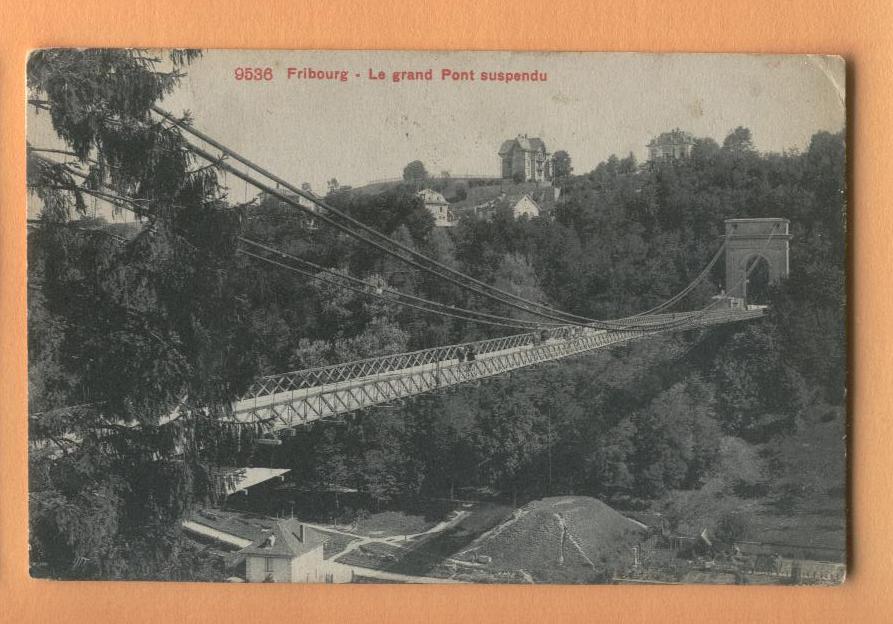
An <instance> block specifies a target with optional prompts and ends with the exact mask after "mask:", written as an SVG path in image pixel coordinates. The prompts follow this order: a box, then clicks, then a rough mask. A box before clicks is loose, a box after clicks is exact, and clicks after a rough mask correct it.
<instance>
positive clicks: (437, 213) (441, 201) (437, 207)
mask: <svg viewBox="0 0 893 624" xmlns="http://www.w3.org/2000/svg"><path fill="white" fill-rule="evenodd" d="M417 195H418V196H419V197H420V198H421V199H422V201H423V202H424V203H425V208H427V209H428V212H430V213H431V216H432V217H434V225H435V226H436V227H452V226H454V225H456V223H457V220H456V219H455V217H454V216H453V212H452V210H450V202H448V201H447V200H446V198H445V197H444V196H443V195H442V194H441V193H438V192H437V191H435V190H434V189H422V190H421V191H419V192H418V193H417Z"/></svg>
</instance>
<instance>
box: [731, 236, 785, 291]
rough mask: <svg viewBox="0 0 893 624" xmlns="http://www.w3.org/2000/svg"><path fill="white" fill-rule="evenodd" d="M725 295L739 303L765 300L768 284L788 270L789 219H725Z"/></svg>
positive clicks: (778, 278) (780, 277)
mask: <svg viewBox="0 0 893 624" xmlns="http://www.w3.org/2000/svg"><path fill="white" fill-rule="evenodd" d="M725 223H726V236H725V241H726V242H725V249H726V254H725V261H726V282H725V283H726V288H727V293H726V294H727V295H728V296H729V297H730V298H731V299H732V301H733V305H734V304H735V302H736V300H737V303H738V304H739V305H741V304H745V303H747V304H758V303H766V301H765V293H766V289H767V288H768V286H769V285H770V284H774V283H775V282H777V281H778V280H780V279H782V278H784V277H787V275H788V272H789V271H790V258H789V252H790V240H791V234H790V231H789V230H790V221H789V220H787V219H779V218H762V219H726V222H725Z"/></svg>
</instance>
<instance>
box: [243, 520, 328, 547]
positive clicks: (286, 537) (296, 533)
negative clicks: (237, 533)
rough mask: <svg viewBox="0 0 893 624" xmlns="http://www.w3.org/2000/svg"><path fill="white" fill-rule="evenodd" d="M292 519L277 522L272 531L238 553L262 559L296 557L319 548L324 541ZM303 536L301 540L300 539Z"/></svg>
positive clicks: (317, 534)
mask: <svg viewBox="0 0 893 624" xmlns="http://www.w3.org/2000/svg"><path fill="white" fill-rule="evenodd" d="M301 529H302V527H301V523H300V522H298V521H297V520H295V519H294V518H289V519H287V520H277V521H276V523H275V524H274V525H273V529H272V531H269V532H265V533H264V535H263V536H261V537H260V538H258V539H256V540H254V542H252V543H251V545H250V546H246V547H245V548H243V549H242V550H241V551H239V552H240V554H242V555H259V556H263V557H297V556H298V555H303V554H304V553H307V552H310V551H311V550H314V549H316V548H319V547H320V546H322V545H323V543H324V542H325V539H323V537H322V536H321V535H320V534H319V533H317V532H316V531H314V530H313V529H311V528H310V527H308V526H304V527H303V532H302V530H301ZM302 535H303V539H302Z"/></svg>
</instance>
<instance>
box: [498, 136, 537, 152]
mask: <svg viewBox="0 0 893 624" xmlns="http://www.w3.org/2000/svg"><path fill="white" fill-rule="evenodd" d="M515 145H517V146H518V147H520V148H521V149H522V150H524V151H525V152H538V151H540V150H542V151H543V152H545V151H546V144H545V143H544V142H543V140H542V139H540V138H538V137H527V136H519V137H518V138H516V139H509V140H508V141H503V142H502V147H500V148H499V155H500V156H504V155H505V154H508V153H510V152H511V151H512V149H513V148H514V146H515Z"/></svg>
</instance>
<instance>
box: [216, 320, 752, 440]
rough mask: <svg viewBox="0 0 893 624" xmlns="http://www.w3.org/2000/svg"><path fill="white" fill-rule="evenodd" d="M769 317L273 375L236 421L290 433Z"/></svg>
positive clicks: (476, 347) (568, 331) (583, 332)
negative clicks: (669, 336)
mask: <svg viewBox="0 0 893 624" xmlns="http://www.w3.org/2000/svg"><path fill="white" fill-rule="evenodd" d="M763 314H764V310H763V309H762V308H759V309H753V310H747V309H742V310H715V311H710V312H708V313H706V314H703V315H700V316H699V317H697V318H690V316H691V315H685V314H667V315H660V317H655V318H652V319H649V320H654V321H655V329H653V330H643V329H640V328H637V329H626V330H620V329H618V330H605V329H594V328H560V329H551V330H546V338H545V339H543V336H542V334H537V333H528V334H517V335H514V336H507V337H503V338H496V339H492V340H483V341H478V342H470V343H463V344H456V345H449V346H445V347H437V348H433V349H424V350H421V351H414V352H412V353H400V354H396V355H389V356H383V357H377V358H370V359H366V360H359V361H356V362H347V363H344V364H336V365H333V366H324V367H320V368H311V369H307V370H300V371H295V372H290V373H285V374H282V375H271V376H268V377H264V378H262V379H259V380H258V381H257V382H255V383H254V384H253V385H252V386H251V388H250V389H249V390H248V392H246V393H245V394H244V395H243V396H241V397H240V398H239V399H238V400H237V401H235V403H234V404H233V416H232V418H233V419H234V420H235V421H237V422H240V423H257V424H260V425H262V426H263V427H264V428H265V429H267V430H269V431H278V430H282V429H290V428H292V427H296V426H299V425H304V424H308V423H311V422H314V421H317V420H321V419H325V418H334V417H338V416H341V415H344V414H347V413H349V412H353V411H356V410H361V409H365V408H368V407H372V406H375V405H381V404H386V403H392V402H394V401H398V400H400V399H405V398H408V397H412V396H415V395H419V394H424V393H428V392H436V391H438V390H441V389H445V388H449V387H450V386H456V385H459V384H463V383H470V382H475V381H478V380H481V379H485V378H487V377H496V376H499V375H505V374H507V373H511V372H512V371H514V370H518V369H521V368H525V367H528V366H535V365H537V364H544V363H546V362H553V361H556V360H560V359H562V358H566V357H571V356H575V355H582V354H584V353H589V352H592V351H596V350H598V349H604V348H607V347H611V346H617V345H620V344H622V343H625V342H629V341H631V340H636V339H642V338H647V337H649V336H654V335H656V334H658V333H662V332H667V331H671V330H673V331H680V330H685V329H697V328H703V327H708V326H711V325H720V324H725V323H733V322H740V321H746V320H751V319H755V318H759V317H761V316H762V315H763ZM667 321H670V323H667ZM677 322H679V324H677ZM469 350H471V351H473V352H474V353H475V358H474V359H473V360H470V361H468V360H466V359H464V358H463V357H461V356H463V355H464V354H465V353H467V352H468V351H469Z"/></svg>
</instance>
